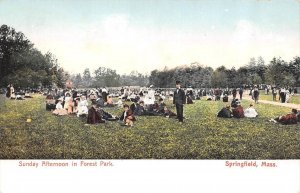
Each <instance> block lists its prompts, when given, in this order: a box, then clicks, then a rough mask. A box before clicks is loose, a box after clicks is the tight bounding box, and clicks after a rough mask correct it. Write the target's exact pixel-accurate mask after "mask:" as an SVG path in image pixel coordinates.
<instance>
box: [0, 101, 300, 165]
mask: <svg viewBox="0 0 300 193" xmlns="http://www.w3.org/2000/svg"><path fill="white" fill-rule="evenodd" d="M168 105H170V104H168ZM242 105H243V106H244V107H247V106H248V105H249V102H248V101H246V100H244V101H242ZM222 106H224V104H223V103H222V102H215V101H196V103H195V104H193V105H185V107H184V114H185V117H187V118H188V119H187V120H185V122H184V124H183V125H179V124H178V123H177V121H176V120H175V119H167V118H164V117H146V116H144V117H137V121H136V122H135V125H134V127H124V126H121V125H120V124H119V123H117V122H107V123H105V124H101V125H92V126H84V124H85V120H82V119H80V118H77V117H76V116H63V117H57V116H54V115H52V114H51V112H49V111H46V110H45V103H44V98H43V97H41V96H35V98H33V99H27V100H24V101H15V100H8V99H5V98H4V97H3V96H1V98H0V147H1V149H0V150H1V151H0V158H1V159H299V158H300V129H299V127H300V126H299V124H298V125H292V126H284V125H278V124H275V123H270V122H268V120H269V119H270V118H274V117H276V116H279V115H282V114H286V113H288V112H290V109H288V108H284V107H278V106H271V105H267V104H257V105H256V109H257V110H258V112H259V117H258V118H256V119H240V120H239V119H222V118H217V117H216V112H217V111H218V110H219V109H220V108H221V107H222ZM173 110H174V108H173ZM107 111H109V112H111V113H113V114H115V115H119V114H120V113H121V111H122V110H120V109H116V108H113V109H107ZM29 117H30V118H32V122H31V123H26V119H27V118H29Z"/></svg>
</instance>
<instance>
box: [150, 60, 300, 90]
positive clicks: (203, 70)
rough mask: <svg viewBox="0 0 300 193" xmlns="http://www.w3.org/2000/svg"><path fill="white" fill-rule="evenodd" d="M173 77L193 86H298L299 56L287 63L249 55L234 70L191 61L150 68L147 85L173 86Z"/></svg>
mask: <svg viewBox="0 0 300 193" xmlns="http://www.w3.org/2000/svg"><path fill="white" fill-rule="evenodd" d="M176 80H181V82H182V84H183V86H184V87H188V86H191V87H194V88H227V87H229V88H234V87H235V88H238V87H242V86H245V85H259V84H268V85H272V86H277V87H299V86H300V57H299V56H296V57H294V59H293V60H291V61H289V62H286V61H284V60H283V59H281V58H280V57H278V58H276V57H274V58H273V59H272V60H271V61H270V62H269V63H268V64H265V61H264V59H263V58H262V57H258V58H251V59H250V61H249V63H248V64H247V65H245V66H242V67H240V68H238V69H236V68H235V67H232V68H230V69H227V68H226V67H225V66H220V67H218V68H217V69H215V70H214V69H212V68H211V67H207V66H203V65H201V64H199V63H197V62H195V63H192V64H190V65H189V66H183V67H176V68H173V69H168V68H167V67H165V68H164V69H163V70H160V71H159V70H153V71H152V72H151V74H150V76H149V81H150V84H154V85H157V86H159V87H166V88H168V87H174V82H175V81H176Z"/></svg>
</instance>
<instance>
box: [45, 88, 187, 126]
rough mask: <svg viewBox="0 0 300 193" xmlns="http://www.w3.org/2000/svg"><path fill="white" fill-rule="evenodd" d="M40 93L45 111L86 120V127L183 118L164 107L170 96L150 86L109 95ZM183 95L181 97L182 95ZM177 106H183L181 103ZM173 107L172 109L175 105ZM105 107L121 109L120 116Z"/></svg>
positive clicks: (103, 92)
mask: <svg viewBox="0 0 300 193" xmlns="http://www.w3.org/2000/svg"><path fill="white" fill-rule="evenodd" d="M182 92H183V90H182ZM44 94H45V95H46V109H47V110H49V111H52V113H53V114H54V115H76V116H77V117H81V118H86V119H87V124H100V123H105V122H106V121H121V122H122V123H123V124H124V125H126V126H133V125H134V122H135V121H136V120H137V119H136V116H164V117H167V118H177V119H179V121H180V122H182V119H183V111H178V112H181V113H179V116H177V114H176V113H174V112H172V111H171V110H170V109H169V107H167V105H166V103H165V100H170V96H165V95H164V93H159V92H155V90H154V87H153V86H152V85H151V86H150V87H149V88H146V89H145V88H141V89H139V90H137V89H130V88H129V87H128V88H123V87H122V88H121V89H120V90H113V89H112V90H110V92H109V91H108V89H106V88H102V89H88V90H76V89H72V90H48V91H47V92H45V93H44ZM183 94H184V97H185V93H183ZM175 95H176V94H175ZM183 100H185V98H184V99H183ZM175 101H177V99H176V100H175ZM181 103H183V104H184V103H185V101H184V102H183V101H182V102H181ZM174 105H175V106H176V103H174ZM89 106H90V108H89ZM177 107H178V106H177ZM108 108H123V112H122V114H121V115H117V116H116V115H112V114H110V113H108V112H107V111H105V110H106V109H108Z"/></svg>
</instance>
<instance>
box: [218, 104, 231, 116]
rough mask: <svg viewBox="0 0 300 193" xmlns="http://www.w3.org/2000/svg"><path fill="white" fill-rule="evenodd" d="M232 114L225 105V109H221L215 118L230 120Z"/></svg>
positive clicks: (228, 106)
mask: <svg viewBox="0 0 300 193" xmlns="http://www.w3.org/2000/svg"><path fill="white" fill-rule="evenodd" d="M232 116H233V115H232V112H231V110H230V105H226V107H223V108H222V109H221V110H220V111H219V112H218V114H217V117H222V118H231V117H232Z"/></svg>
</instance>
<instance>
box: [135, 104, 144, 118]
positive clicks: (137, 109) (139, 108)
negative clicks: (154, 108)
mask: <svg viewBox="0 0 300 193" xmlns="http://www.w3.org/2000/svg"><path fill="white" fill-rule="evenodd" d="M133 114H134V115H135V116H141V115H145V108H144V101H140V102H139V103H138V104H137V105H136V106H135V110H134V112H133Z"/></svg>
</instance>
